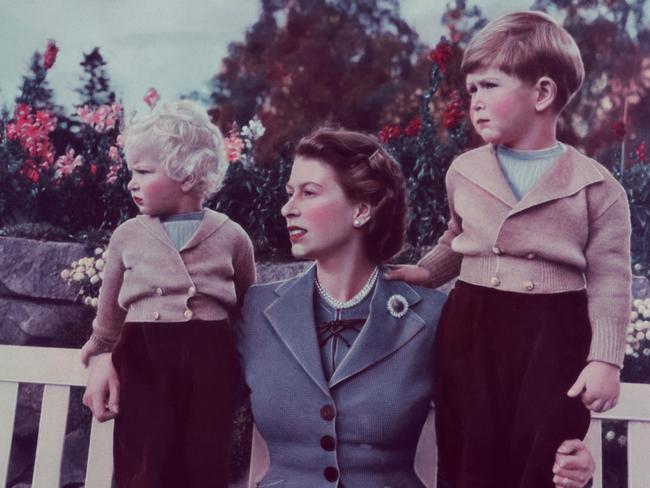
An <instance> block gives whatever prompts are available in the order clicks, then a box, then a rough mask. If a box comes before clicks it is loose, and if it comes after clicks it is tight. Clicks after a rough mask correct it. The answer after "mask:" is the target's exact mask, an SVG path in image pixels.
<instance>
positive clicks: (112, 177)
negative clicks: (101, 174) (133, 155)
mask: <svg viewBox="0 0 650 488" xmlns="http://www.w3.org/2000/svg"><path fill="white" fill-rule="evenodd" d="M119 171H120V164H119V163H113V164H111V167H110V168H109V169H108V173H107V174H106V183H108V184H109V185H112V184H113V183H115V182H116V181H117V175H118V172H119ZM93 174H94V173H93Z"/></svg>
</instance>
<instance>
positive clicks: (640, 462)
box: [627, 402, 650, 488]
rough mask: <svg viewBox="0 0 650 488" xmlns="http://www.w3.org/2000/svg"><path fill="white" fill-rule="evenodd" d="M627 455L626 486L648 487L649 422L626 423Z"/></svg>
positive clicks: (631, 487) (649, 467) (635, 487)
mask: <svg viewBox="0 0 650 488" xmlns="http://www.w3.org/2000/svg"><path fill="white" fill-rule="evenodd" d="M649 403H650V402H649ZM627 456H628V457H627V473H628V475H627V479H628V488H648V479H649V478H650V473H648V471H649V470H650V465H649V464H648V456H650V422H630V423H629V424H628V426H627Z"/></svg>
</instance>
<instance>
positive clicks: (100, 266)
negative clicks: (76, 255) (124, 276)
mask: <svg viewBox="0 0 650 488" xmlns="http://www.w3.org/2000/svg"><path fill="white" fill-rule="evenodd" d="M105 264H106V261H104V260H103V259H101V258H100V259H98V260H97V261H95V269H97V270H98V271H101V270H102V269H104V265H105Z"/></svg>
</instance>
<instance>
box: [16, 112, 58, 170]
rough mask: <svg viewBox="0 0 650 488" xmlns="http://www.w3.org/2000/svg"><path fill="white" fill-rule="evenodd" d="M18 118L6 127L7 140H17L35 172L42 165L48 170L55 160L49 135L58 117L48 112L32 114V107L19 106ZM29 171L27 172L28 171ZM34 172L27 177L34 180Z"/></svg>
mask: <svg viewBox="0 0 650 488" xmlns="http://www.w3.org/2000/svg"><path fill="white" fill-rule="evenodd" d="M15 116H16V118H15V119H14V120H13V121H11V122H9V123H8V124H7V126H6V129H5V133H6V135H7V139H9V140H17V141H19V142H20V145H21V146H22V147H23V149H25V150H26V151H27V153H28V155H29V157H30V161H31V163H30V164H32V166H33V168H32V169H33V171H36V168H37V167H38V166H39V164H40V165H41V167H43V168H47V167H48V166H49V165H50V164H51V163H52V161H53V160H54V148H53V146H52V143H51V141H50V137H49V133H50V132H52V131H53V130H54V129H55V127H56V117H54V115H53V114H52V113H51V112H48V111H47V110H41V111H38V112H37V113H36V114H33V113H32V107H31V106H29V105H26V104H18V105H17V106H16V110H15ZM26 171H27V170H26ZM33 171H28V172H27V173H23V174H27V175H31V177H30V179H32V181H36V180H34V178H33V174H34V173H33Z"/></svg>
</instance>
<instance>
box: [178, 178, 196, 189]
mask: <svg viewBox="0 0 650 488" xmlns="http://www.w3.org/2000/svg"><path fill="white" fill-rule="evenodd" d="M195 184H196V176H194V175H193V174H191V175H189V176H186V177H185V179H184V180H183V183H182V185H181V190H183V192H185V193H189V192H191V191H192V188H194V185H195Z"/></svg>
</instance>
